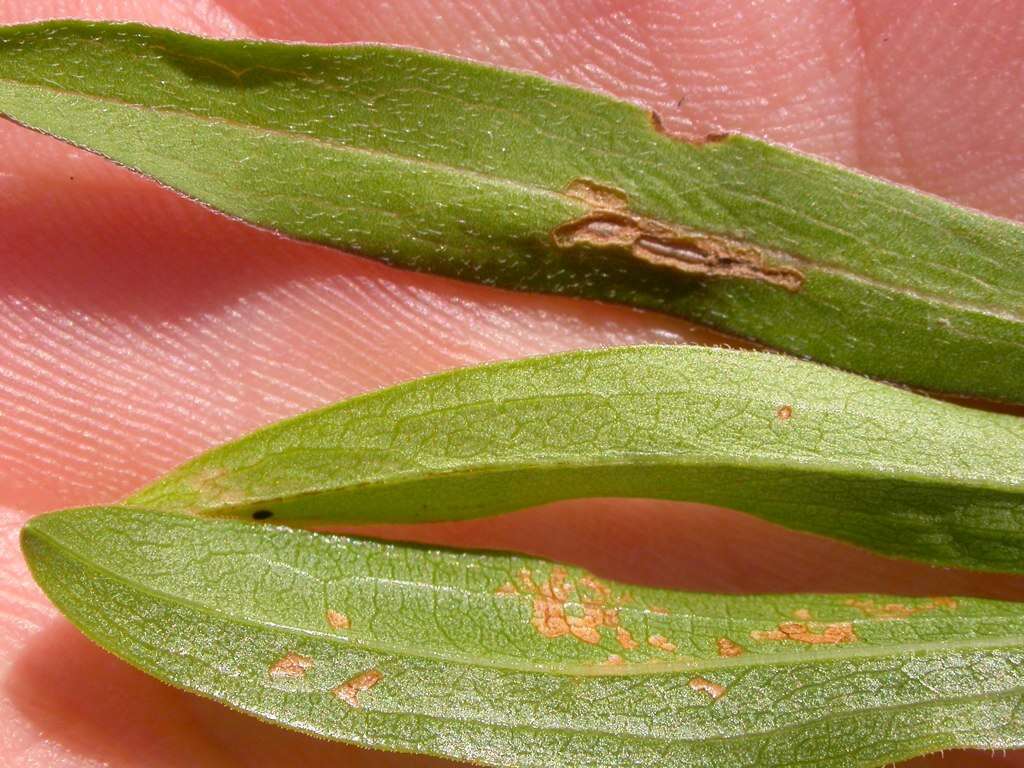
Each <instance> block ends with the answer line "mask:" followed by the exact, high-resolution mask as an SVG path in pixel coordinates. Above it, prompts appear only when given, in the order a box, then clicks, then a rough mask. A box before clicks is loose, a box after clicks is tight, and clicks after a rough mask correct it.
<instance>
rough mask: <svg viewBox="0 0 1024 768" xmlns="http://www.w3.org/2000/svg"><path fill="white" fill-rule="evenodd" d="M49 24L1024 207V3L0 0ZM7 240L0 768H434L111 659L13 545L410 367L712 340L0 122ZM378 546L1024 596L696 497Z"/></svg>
mask: <svg viewBox="0 0 1024 768" xmlns="http://www.w3.org/2000/svg"><path fill="white" fill-rule="evenodd" d="M58 16H62V17H78V18H94V19H125V20H129V19H130V20H138V21H145V22H149V23H152V24H160V25H165V26H169V27H174V28H177V29H181V30H185V31H189V32H195V33H201V34H207V35H214V36H222V37H260V38H276V39H282V40H306V41H316V42H324V43H326V42H354V41H375V42H382V43H394V44H403V45H412V46H418V47H422V48H426V49H430V50H434V51H441V52H446V53H452V54H458V55H461V56H466V57H470V58H474V59H477V60H479V61H484V62H490V63H493V64H499V65H505V66H511V67H516V68H521V69H526V70H530V71H534V72H538V73H541V74H544V75H548V76H551V77H554V78H558V79H560V80H563V81H565V82H569V83H576V84H579V85H582V86H585V87H589V88H595V89H600V90H603V91H606V92H608V93H611V94H614V95H617V96H620V97H623V98H627V99H631V100H634V101H637V102H640V103H642V104H646V105H648V106H650V107H653V108H655V109H657V110H658V111H659V112H660V113H661V115H662V117H663V120H664V122H665V124H666V127H667V128H669V129H670V130H672V131H675V132H679V133H688V134H693V135H699V134H702V133H705V132H708V131H713V130H722V129H726V130H733V131H745V132H748V133H752V134H755V135H760V136H765V137H768V138H770V139H773V140H776V141H779V142H785V143H787V144H791V145H793V146H796V147H799V148H801V149H803V150H806V151H809V152H814V153H818V154H820V155H822V156H825V157H828V158H831V159H833V160H837V161H840V162H843V163H846V164H849V165H852V166H855V167H857V168H861V169H864V170H866V171H869V172H872V173H875V174H879V175H881V176H884V177H887V178H890V179H895V180H898V181H901V182H904V183H907V184H912V185H914V186H916V187H919V188H921V189H924V190H928V191H930V192H933V193H936V194H939V195H943V196H946V197H949V198H951V199H954V200H957V201H959V202H962V203H965V204H968V205H972V206H975V207H977V208H980V209H982V210H985V211H988V212H991V213H994V214H999V215H1002V216H1007V217H1011V218H1016V219H1018V220H1021V219H1024V14H1022V13H1021V6H1020V4H1019V3H1017V2H1014V1H1013V0H1006V1H1005V2H995V1H989V0H969V1H967V0H965V1H964V2H959V3H958V2H950V1H949V0H946V1H945V2H943V1H939V0H936V1H934V2H931V1H928V0H920V1H919V2H917V1H912V0H864V1H863V2H852V1H850V0H814V1H812V0H760V1H758V2H723V1H722V0H702V1H696V0H695V1H693V2H668V1H667V0H665V1H656V0H652V1H648V2H641V1H640V0H633V1H632V2H629V1H626V2H623V1H621V0H590V2H574V1H573V0H535V1H527V0H520V1H519V2H503V3H489V2H481V0H409V1H408V2H400V1H398V0H392V1H391V2H376V3H374V2H361V1H360V2H339V1H338V0H303V2H284V1H283V0H94V1H92V2H90V1H89V0H5V1H4V2H0V23H13V22H22V21H29V20H36V19H42V18H50V17H58ZM0 227H2V237H0V547H2V549H0V594H2V597H0V635H2V641H0V648H2V649H3V653H2V654H0V765H3V766H19V767H23V768H29V767H32V768H35V767H36V766H40V767H42V766H46V767H47V768H50V767H53V768H62V767H64V766H75V767H76V768H85V767H86V766H101V765H102V766H111V767H112V768H126V767H127V766H149V767H151V768H169V767H170V766H182V767H184V766H202V767H205V766H236V765H244V766H275V767H278V768H283V767H285V766H304V765H339V766H340V765H361V766H394V767H395V768H397V767H399V766H403V767H411V766H419V767H420V768H427V766H435V767H439V766H446V765H447V766H452V765H454V764H452V763H448V762H446V761H441V760H432V759H428V758H420V757H405V756H397V755H388V754H384V753H375V752H365V751H359V750H356V749H354V748H351V747H347V746H344V745H338V744H330V743H327V742H321V741H317V740H314V739H311V738H308V737H305V736H302V735H299V734H294V733H290V732H286V731H283V730H280V729H277V728H274V727H271V726H269V725H264V724H262V723H259V722H257V721H255V720H253V719H251V718H248V717H245V716H243V715H240V714H237V713H234V712H231V711H229V710H227V709H226V708H224V707H221V706H220V705H217V704H214V703H212V702H209V701H205V700H202V699H199V698H197V697H193V696H189V695H186V694H184V693H181V692H179V691H176V690H173V689H171V688H169V687H166V686H164V685H162V684H160V683H158V682H156V681H154V680H151V679H149V678H147V677H146V676H144V675H143V674H141V673H139V672H136V671H134V670H132V669H130V668H129V667H128V666H127V665H125V664H123V663H121V662H119V661H117V660H116V659H114V658H113V657H111V656H109V655H107V654H106V653H104V652H103V651H101V650H99V649H98V648H96V647H94V646H93V645H91V644H90V643H89V642H87V641H86V640H84V639H83V638H82V637H81V636H80V635H79V634H78V633H77V632H76V631H75V630H74V629H73V628H72V627H71V625H70V624H69V623H68V622H67V621H66V620H65V619H63V618H62V617H60V616H59V615H58V613H57V612H56V610H55V609H54V608H53V607H52V606H51V605H50V604H49V603H48V602H47V600H46V599H45V598H44V597H43V595H42V594H41V592H40V591H39V590H38V589H37V588H36V587H35V585H34V584H33V583H32V581H31V580H30V578H29V576H28V574H27V571H26V569H25V566H24V564H23V562H22V559H21V556H20V553H19V550H18V545H17V533H18V528H19V526H20V525H21V523H22V522H23V521H24V520H25V519H27V518H28V517H29V516H31V515H33V514H36V513H39V512H42V511H46V510H49V509H54V508H58V507H65V506H72V505H82V504H90V503H100V502H111V501H115V500H117V499H118V498H120V497H122V496H123V495H124V494H126V493H127V492H129V491H131V490H132V489H133V488H135V487H137V486H139V485H141V484H142V483H145V482H147V481H149V480H151V479H152V478H154V477H156V476H157V475H158V474H160V473H162V472H164V471H165V470H168V469H170V468H171V467H173V466H175V465H176V464H178V463H180V462H181V461H183V460H185V459H187V458H189V457H190V456H192V455H194V454H195V453H197V452H198V451H201V450H203V449H205V448H208V447H210V446H213V445H215V444H218V443H220V442H222V441H224V440H227V439H229V438H232V437H235V436H237V435H240V434H242V433H244V432H246V431H248V430H250V429H252V428H254V427H257V426H260V425H262V424H266V423H268V422H270V421H273V420H276V419H278V418H281V417H284V416H287V415H290V414H294V413H297V412H299V411H302V410H305V409H308V408H310V407H313V406H318V405H321V404H324V403H327V402H331V401H334V400H338V399H341V398H343V397H346V396H348V395H352V394H354V393H358V392H363V391H366V390H372V389H375V388H378V387H381V386H384V385H387V384H391V383H393V382H397V381H401V380H405V379H409V378H412V377H414V376H418V375H421V374H425V373H429V372H433V371H438V370H442V369H446V368H451V367H455V366H460V365H464V364H468V363H475V362H479V361H485V360H497V359H503V358H512V357H520V356H524V355H530V354H535V353H541V352H550V351H555V350H564V349H574V348H581V347H594V346H599V345H607V344H626V343H637V342H667V343H675V342H688V341H689V342H692V341H719V342H720V341H722V339H721V338H720V337H716V336H715V335H714V334H711V333H709V332H707V331H703V330H701V329H699V328H695V327H693V326H692V325H691V324H689V323H687V322H685V321H681V320H676V319H670V318H667V317H663V316H658V315H654V314H645V313H640V312H635V311H632V310H628V309H624V308H617V307H610V306H602V305H599V304H594V303H585V302H579V301H573V300H566V299H557V298H550V297H542V296H527V295H521V294H511V293H506V292H501V291H497V290H489V289H485V288H482V287H478V286H473V285H465V284H459V283H454V282H451V281H446V280H442V279H437V278H432V277H427V276H422V275H415V274H410V273H406V272H399V271H396V270H392V269H388V268H385V267H383V266H380V265H378V264H375V263H372V262H369V261H365V260H361V259H358V258H354V257H351V256H348V255H344V254H339V253H335V252H331V251H329V250H327V249H325V248H321V247H316V246H312V245H306V244H300V243H293V242H288V241H286V240H284V239H282V238H280V237H277V236H275V235H274V234H272V233H268V232H262V231H257V230H254V229H251V228H249V227H247V226H245V225H243V224H240V223H238V222H235V221H230V220H228V219H226V218H224V217H222V216H219V215H217V214H215V213H212V212H210V211H208V210H204V209H203V208H201V207H199V206H198V205H195V204H193V203H189V202H187V201H185V200H183V199H180V198H178V197H176V196H175V195H174V194H173V193H171V192H168V191H166V190H163V189H160V188H158V187H157V186H156V185H155V184H153V183H151V182H148V181H145V180H143V179H140V178H138V177H135V176H133V175H132V174H131V173H129V172H127V171H125V170H122V169H118V168H115V167H113V166H112V165H111V164H109V163H106V162H104V161H102V160H100V159H98V158H96V157H93V156H90V155H89V154H87V153H85V152H81V151H76V150H73V149H70V148H68V147H66V146H64V145H62V144H60V143H58V142H56V141H54V140H51V139H48V138H45V137H42V136H39V135H36V134H34V133H31V132H29V131H26V130H24V129H21V128H17V127H15V126H13V125H10V124H0ZM364 530H365V529H364ZM372 533H374V534H376V535H388V536H400V537H403V538H415V539H419V540H423V541H433V542H443V543H449V544H455V545H468V546H476V547H494V548H509V549H517V550H523V551H527V552H530V553H534V554H537V555H543V556H547V557H552V558H557V559H561V560H565V561H569V562H573V563H578V564H582V565H585V566H588V567H590V568H592V569H594V570H596V571H597V572H598V573H600V574H602V575H604V576H607V577H612V578H619V579H627V580H632V581H639V582H644V583H649V584H654V585H659V586H669V587H676V588H682V589H696V590H715V591H726V592H765V591H787V590H822V591H824V590H831V591H891V592H899V593H911V594H920V595H929V594H960V595H979V596H989V597H1002V598H1009V599H1015V598H1016V599H1024V579H1022V578H1009V577H999V576H986V575H979V574H969V573H962V572H954V571H944V570H940V569H933V568H928V567H925V566H921V565H916V564H911V563H906V562H897V561H894V560H886V559H883V558H880V557H876V556H873V555H870V554H867V553H865V552H861V551H858V550H855V549H854V548H852V547H849V546H845V545H842V544H837V543H834V542H829V541H826V540H823V539H819V538H815V537H812V536H808V535H802V534H797V533H793V532H787V531H783V530H778V529H776V528H773V527H771V526H768V525H766V524H764V523H762V522H759V521H757V520H754V519H752V518H749V517H746V516H744V515H741V514H738V513H734V512H729V511H725V510H716V509H710V508H706V507H699V506H694V505H680V504H667V503H654V502H630V503H624V502H616V501H587V502H573V503H566V504H559V505H553V506H549V507H547V508H544V509H539V510H530V511H524V512H521V513H517V514H513V515H508V516H505V517H501V518H495V519H491V520H484V521H476V522H468V523H462V524H458V525H430V526H423V527H419V528H390V529H384V528H376V529H374V530H373V531H372ZM914 764H915V765H916V766H924V765H944V766H981V765H990V764H998V765H1002V766H1010V765H1022V766H1024V757H1022V756H1021V755H1018V756H1013V755H1009V756H1001V755H997V756H989V755H987V754H982V753H970V752H954V753H947V754H946V755H945V757H944V758H940V757H938V756H933V757H930V758H926V759H922V760H919V761H917V762H915V763H914Z"/></svg>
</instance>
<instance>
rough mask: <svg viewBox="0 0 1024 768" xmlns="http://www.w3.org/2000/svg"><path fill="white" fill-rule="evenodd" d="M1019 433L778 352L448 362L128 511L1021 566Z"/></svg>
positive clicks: (276, 436)
mask: <svg viewBox="0 0 1024 768" xmlns="http://www.w3.org/2000/svg"><path fill="white" fill-rule="evenodd" d="M1022 456H1024V422H1022V421H1021V420H1020V419H1015V418H1013V417H1011V416H1005V415H1001V414H994V413H986V412H981V411H975V410H971V409H967V408H961V407H958V406H954V405H951V404H948V403H943V402H939V401H936V400H932V399H930V398H925V397H922V396H919V395H914V394H911V393H908V392H904V391H901V390H897V389H895V388H893V387H889V386H886V385H883V384H878V383H875V382H871V381H867V380H865V379H862V378H860V377H856V376H852V375H849V374H845V373H841V372H838V371H833V370H830V369H827V368H822V367H820V366H817V365H813V364H809V363H804V362H801V361H797V360H792V359H790V358H785V357H781V356H778V355H765V354H761V353H753V352H742V351H734V350H725V349H715V348H701V347H653V346H646V347H632V348H629V347H626V348H615V349H607V350H596V351H590V352H572V353H565V354H558V355H550V356H547V357H540V358H533V359H528V360H522V361H516V362H510V363H497V364H493V365H488V366H480V367H476V368H469V369H462V370H456V371H452V372H449V373H446V374H441V375H439V376H435V377H429V378H426V379H420V380H417V381H413V382H409V383H406V384H402V385H398V386H397V387H393V388H390V389H386V390H382V391H379V392H376V393H372V394H369V395H364V396H361V397H357V398H353V399H351V400H348V401H344V402H342V403H339V404H337V405H334V406H330V407H328V408H325V409H321V410H318V411H313V412H311V413H308V414H305V415H302V416H299V417H296V418H293V419H289V420H286V421H283V422H280V423H278V424H276V425H272V426H270V427H267V428H264V429H262V430H259V431H257V432H255V433H253V434H252V435H249V436H247V437H244V438H241V439H240V440H237V441H234V442H232V443H229V444H227V445H225V446H222V447H221V448H215V449H213V450H212V451H210V452H208V453H206V454H203V455H202V456H200V457H198V458H197V459H194V460H193V461H191V462H189V463H188V464H186V465H184V466H183V467H181V468H179V469H178V470H175V471H174V472H171V473H170V474H168V475H167V476H165V477H164V478H161V479H160V480H157V481H156V482H155V483H154V484H152V485H151V486H149V487H147V488H144V489H142V490H140V491H138V492H136V493H135V494H133V495H132V496H131V497H130V498H129V499H128V502H127V503H129V504H132V505H135V506H141V507H151V508H157V509H164V510H169V511H181V512H189V513H192V514H199V515H205V516H217V515H226V516H242V517H248V516H249V515H250V514H251V513H252V512H254V511H262V512H271V513H273V514H274V515H275V516H276V517H275V519H277V520H281V521H300V522H306V523H308V522H310V521H317V522H346V523H360V522H422V521H431V520H451V519H464V518H468V517H477V516H482V515H490V514H497V513H501V512H506V511H510V510H513V509H517V508H522V507H526V506H534V505H538V504H542V503H546V502H550V501H557V500H560V499H567V498H581V497H600V496H605V497H608V496H611V497H654V498H664V499H674V500H681V501H700V502H704V503H710V504H717V505H720V506H726V507H732V508H735V509H739V510H742V511H744V512H748V513H750V514H754V515H757V516H760V517H763V518H765V519H768V520H771V521H773V522H776V523H779V524H782V525H786V526H788V527H792V528H797V529H801V530H808V531H812V532H815V533H819V534H822V535H825V536H831V537H834V538H840V539H844V540H847V541H851V542H853V543H855V544H859V545H860V546H864V547H867V548H869V549H874V550H876V551H879V552H883V553H885V554H889V555H894V556H900V557H910V558H916V559H922V560H926V561H929V562H935V563H941V564H946V565H956V566H962V567H971V568H980V569H986V570H1004V571H1016V572H1020V571H1021V568H1022V567H1024V566H1022V565H1021V563H1022V560H1021V557H1020V552H1021V551H1022V549H1024V462H1022V461H1021V457H1022Z"/></svg>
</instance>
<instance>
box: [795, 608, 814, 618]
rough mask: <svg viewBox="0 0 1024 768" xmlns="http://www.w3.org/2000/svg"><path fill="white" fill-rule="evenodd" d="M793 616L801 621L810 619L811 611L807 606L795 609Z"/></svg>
mask: <svg viewBox="0 0 1024 768" xmlns="http://www.w3.org/2000/svg"><path fill="white" fill-rule="evenodd" d="M793 618H794V619H799V620H800V621H810V620H811V612H810V611H808V610H807V609H806V608H797V609H796V610H795V611H793Z"/></svg>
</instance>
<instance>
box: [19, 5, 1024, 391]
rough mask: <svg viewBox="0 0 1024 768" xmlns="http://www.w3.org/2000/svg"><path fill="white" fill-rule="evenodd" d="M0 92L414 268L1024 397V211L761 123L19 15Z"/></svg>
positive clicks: (152, 163)
mask: <svg viewBox="0 0 1024 768" xmlns="http://www.w3.org/2000/svg"><path fill="white" fill-rule="evenodd" d="M0 114H3V115H6V116H7V117H10V118H11V119H14V120H16V121H18V122H21V123H23V124H25V125H28V126H31V127H33V128H36V129H38V130H41V131H44V132H47V133H49V134H52V135H54V136H57V137H60V138H62V139H64V140H66V141H69V142H71V143H73V144H76V145H79V146H82V147H85V148H87V149H90V150H93V151H95V152H98V153H100V154H103V155H105V156H107V157H109V158H111V159H113V160H115V161H117V162H118V163H122V164H124V165H126V166H129V167H131V168H134V169H136V170H138V171H140V172H142V173H144V174H147V175H149V176H152V177H154V178H156V179H158V180H160V181H161V182H163V183H164V184H167V185H169V186H171V187H173V188H174V189H177V190H179V191H181V192H183V193H184V194H186V195H189V196H191V197H193V198H195V199H197V200H200V201H202V202H204V203H205V204H207V205H209V206H212V207H214V208H216V209H218V210H221V211H223V212H225V213H227V214H230V215H232V216H236V217H240V218H242V219H245V220H248V221H250V222H253V223H255V224H257V225H260V226H263V227H268V228H271V229H274V230H276V231H279V232H282V233H285V234H288V235H291V236H294V237H297V238H302V239H306V240H312V241H316V242H321V243H327V244H330V245H333V246H337V247H340V248H345V249H347V250H351V251H354V252H357V253H360V254H363V255H366V256H369V257H372V258H376V259H380V260H382V261H385V262H388V263H390V264H394V265H397V266H400V267H405V268H409V269H415V270H421V271H427V272H434V273H438V274H443V275H448V276H451V277H456V278H460V279H464V280H472V281H477V282H482V283H486V284H490V285H498V286H503V287H506V288H513V289H519V290H529V291H544V292H551V293H561V294H567V295H573V296H582V297H588V298H593V299H602V300H607V301H614V302H620V303H625V304H631V305H634V306H638V307H644V308H649V309H656V310H660V311H664V312H669V313H673V314H678V315H683V316H686V317H690V318H694V319H696V320H699V321H701V322H704V323H708V324H710V325H713V326H715V327H718V328H721V329H724V330H726V331H729V332H733V333H736V334H740V335H743V336H746V337H749V338H752V339H757V340H760V341H762V342H765V343H767V344H770V345H773V346H776V347H779V348H781V349H784V350H787V351H790V352H793V353H796V354H799V355H804V356H810V357H814V358H817V359H819V360H822V361H824V362H828V363H830V364H833V365H836V366H839V367H843V368H847V369H850V370H854V371H858V372H861V373H865V374H869V375H872V376H876V377H882V378H887V379H892V380H896V381H901V382H905V383H909V384H913V385H917V386H922V387H927V388H931V389H934V390H939V391H947V392H960V393H967V394H974V395H980V396H984V397H991V398H996V399H1003V400H1009V401H1016V402H1024V322H1022V320H1024V269H1022V261H1021V259H1022V254H1024V228H1022V227H1020V226H1018V225H1015V224H1013V223H1011V222H1008V221H1002V220H998V219H994V218H990V217H986V216H983V215H981V214H978V213H975V212H971V211H967V210H964V209H961V208H958V207H955V206H952V205H949V204H947V203H945V202H943V201H941V200H938V199H935V198H932V197H929V196H926V195H922V194H917V193H914V192H913V191H911V190H908V189H905V188H902V187H898V186H894V185H891V184H886V183H883V182H881V181H878V180H875V179H871V178H868V177H865V176H861V175H858V174H855V173H852V172H850V171H847V170H844V169H841V168H838V167H836V166H832V165H829V164H826V163H822V162H819V161H817V160H814V159H812V158H809V157H806V156H803V155H799V154H796V153H793V152H791V151H787V150H785V149H783V148H781V147H776V146H772V145H769V144H765V143H762V142H759V141H756V140H754V139H750V138H745V137H739V136H734V137H729V138H725V139H720V140H714V141H708V142H706V143H694V142H688V141H684V140H680V139H675V138H672V137H669V136H667V135H665V134H664V133H663V132H661V131H660V130H659V128H658V125H657V121H656V118H654V117H652V115H651V114H650V113H648V112H646V111H644V110H642V109H640V108H638V107H635V106H632V105H629V104H625V103H622V102H618V101H615V100H612V99H609V98H607V97H604V96H601V95H598V94H593V93H588V92H585V91H581V90H578V89H573V88H568V87H565V86H562V85H557V84H554V83H551V82H548V81H545V80H542V79H539V78H537V77H532V76H528V75H524V74H519V73H513V72H506V71H500V70H496V69H492V68H487V67H483V66H479V65H475V64H471V63H467V62H462V61H456V60H452V59H448V58H443V57H439V56H435V55H431V54H426V53H421V52H416V51H411V50H402V49H394V48H384V47H376V46H344V47H326V46H315V47H314V46H303V45H287V44H280V43H257V42H246V41H212V40H204V39H201V38H195V37H190V36H187V35H181V34H178V33H174V32H170V31H167V30H160V29H152V28H146V27H142V26H138V25H130V24H129V25H116V24H103V23H85V22H68V21H62V22H46V23H42V24H32V25H25V26H19V27H8V28H3V29H0Z"/></svg>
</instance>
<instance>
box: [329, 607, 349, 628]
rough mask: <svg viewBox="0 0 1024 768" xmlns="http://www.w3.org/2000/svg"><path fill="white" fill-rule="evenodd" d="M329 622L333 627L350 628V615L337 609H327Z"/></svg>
mask: <svg viewBox="0 0 1024 768" xmlns="http://www.w3.org/2000/svg"><path fill="white" fill-rule="evenodd" d="M327 623H328V624H330V625H331V628H332V629H348V628H349V620H348V616H346V615H345V614H344V613H338V612H337V611H335V610H328V611H327Z"/></svg>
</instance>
